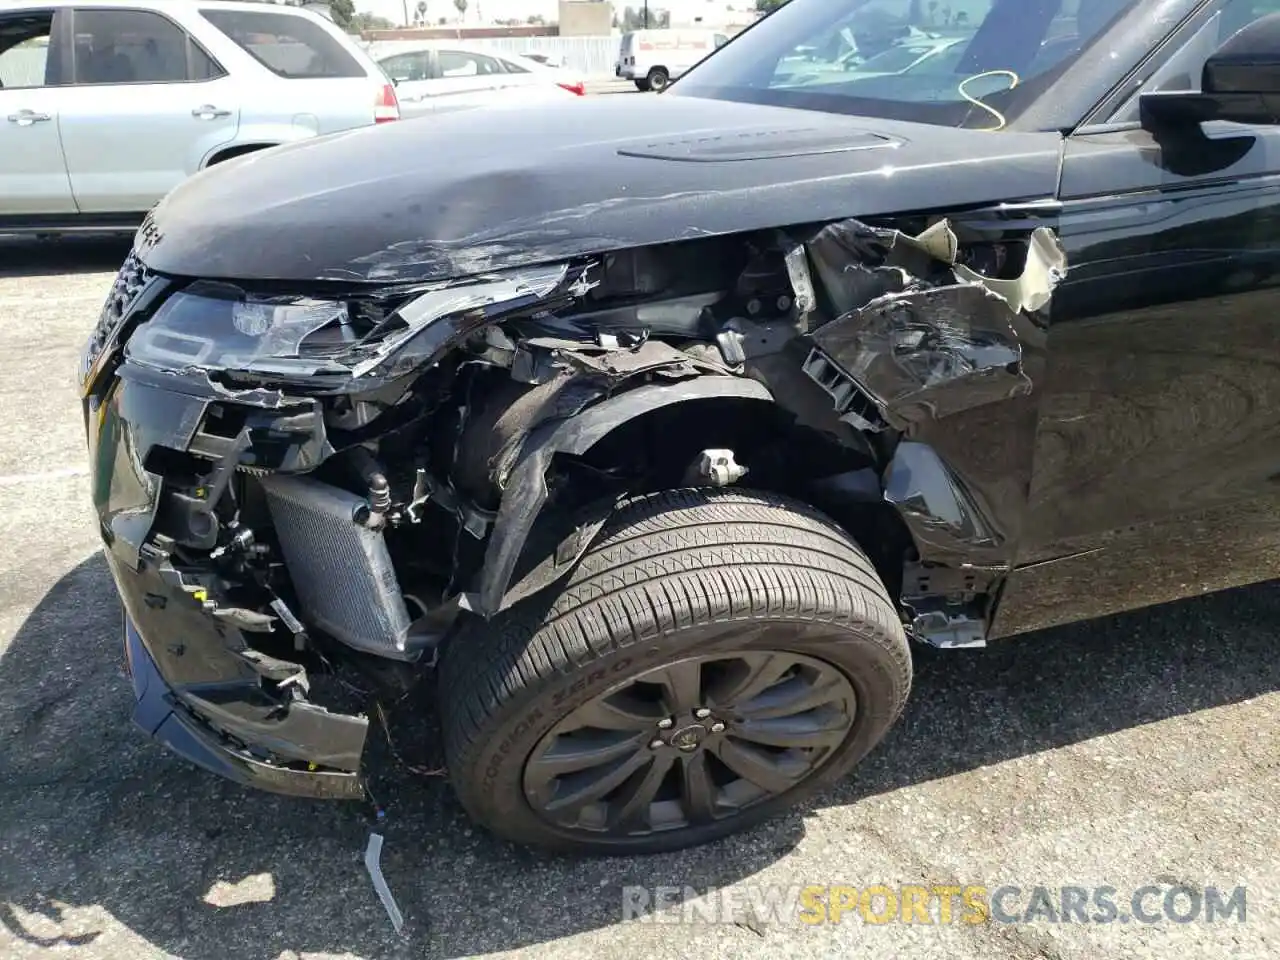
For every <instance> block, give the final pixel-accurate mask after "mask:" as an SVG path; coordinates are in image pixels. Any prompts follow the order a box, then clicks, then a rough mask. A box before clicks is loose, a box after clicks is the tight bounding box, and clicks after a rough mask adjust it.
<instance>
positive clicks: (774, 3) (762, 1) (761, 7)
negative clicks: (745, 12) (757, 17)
mask: <svg viewBox="0 0 1280 960" xmlns="http://www.w3.org/2000/svg"><path fill="white" fill-rule="evenodd" d="M786 2H787V0H756V12H757V13H773V11H775V10H777V9H778V8H779V7H780V6H782V5H783V4H784V3H786Z"/></svg>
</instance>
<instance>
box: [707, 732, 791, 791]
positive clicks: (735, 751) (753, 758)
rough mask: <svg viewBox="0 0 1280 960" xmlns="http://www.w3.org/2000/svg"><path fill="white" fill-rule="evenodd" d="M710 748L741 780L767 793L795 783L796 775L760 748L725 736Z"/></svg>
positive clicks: (787, 788) (786, 787)
mask: <svg viewBox="0 0 1280 960" xmlns="http://www.w3.org/2000/svg"><path fill="white" fill-rule="evenodd" d="M711 749H712V750H713V751H714V753H715V755H716V756H717V757H719V758H720V761H721V762H722V763H723V764H724V765H725V766H726V767H728V768H729V769H730V770H732V771H733V772H734V773H736V774H737V775H738V776H740V777H741V778H742V779H743V780H746V781H748V782H749V783H754V784H755V785H756V786H757V787H760V788H761V789H762V790H766V791H768V792H769V793H782V792H784V791H786V790H790V789H791V788H792V787H793V786H795V785H796V783H797V778H796V777H793V776H792V775H790V774H789V773H788V772H787V771H786V770H785V769H783V768H782V767H781V766H780V765H779V764H778V763H777V762H776V761H774V760H773V759H772V758H771V757H770V756H769V755H768V754H766V753H764V752H763V751H761V750H757V749H755V748H753V747H750V746H747V745H744V744H739V743H734V742H733V741H732V740H730V739H727V738H726V739H724V740H721V741H720V742H719V743H717V744H716V745H715V746H713V747H712V748H711Z"/></svg>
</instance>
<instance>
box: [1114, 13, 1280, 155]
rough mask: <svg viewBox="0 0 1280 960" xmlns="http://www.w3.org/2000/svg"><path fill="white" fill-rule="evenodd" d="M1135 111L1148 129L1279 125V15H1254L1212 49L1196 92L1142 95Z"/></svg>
mask: <svg viewBox="0 0 1280 960" xmlns="http://www.w3.org/2000/svg"><path fill="white" fill-rule="evenodd" d="M1139 111H1140V115H1141V118H1142V125H1143V126H1144V127H1146V128H1147V129H1150V130H1155V129H1161V128H1163V129H1167V128H1169V127H1174V126H1182V127H1185V126H1187V125H1189V124H1200V123H1203V122H1205V121H1206V120H1231V121H1234V122H1236V123H1250V124H1280V13H1273V14H1269V15H1267V16H1265V17H1259V18H1258V19H1257V20H1254V21H1253V22H1252V23H1250V24H1249V25H1248V26H1247V27H1245V28H1244V29H1242V30H1240V31H1239V32H1238V33H1235V34H1233V35H1232V36H1231V37H1229V38H1228V39H1227V42H1226V43H1224V44H1223V45H1222V46H1221V47H1219V48H1218V49H1217V50H1216V51H1214V53H1213V55H1212V56H1210V57H1209V59H1208V60H1206V61H1205V64H1204V71H1203V73H1202V74H1201V77H1200V92H1199V93H1183V92H1177V93H1146V94H1143V95H1142V99H1141V100H1140V101H1139Z"/></svg>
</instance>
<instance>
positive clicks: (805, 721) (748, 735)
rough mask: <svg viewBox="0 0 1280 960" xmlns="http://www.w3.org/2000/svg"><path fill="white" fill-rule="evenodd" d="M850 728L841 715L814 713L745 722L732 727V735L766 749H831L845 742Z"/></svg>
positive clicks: (830, 712)
mask: <svg viewBox="0 0 1280 960" xmlns="http://www.w3.org/2000/svg"><path fill="white" fill-rule="evenodd" d="M849 726H850V723H849V718H848V717H847V716H845V715H844V714H843V713H840V712H837V711H834V710H830V711H814V712H812V713H807V714H802V715H800V716H791V717H777V718H775V719H772V720H747V721H744V722H742V723H738V724H735V725H734V728H733V735H734V736H735V737H739V738H741V739H743V740H750V741H751V742H752V743H758V744H762V745H764V746H769V747H795V748H797V749H808V748H811V747H834V746H836V745H837V744H838V743H840V741H841V740H843V739H844V738H845V735H846V734H847V733H848V732H849Z"/></svg>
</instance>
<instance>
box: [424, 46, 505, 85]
mask: <svg viewBox="0 0 1280 960" xmlns="http://www.w3.org/2000/svg"><path fill="white" fill-rule="evenodd" d="M436 56H437V59H438V60H439V61H440V75H441V76H442V77H445V78H447V79H452V78H454V77H477V76H479V77H488V76H493V75H494V74H499V73H503V72H504V71H503V69H502V64H500V63H499V62H498V61H497V60H495V59H494V58H493V57H486V56H485V55H484V54H482V53H465V52H463V51H461V50H441V51H440V52H439V53H438V54H437V55H436Z"/></svg>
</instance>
